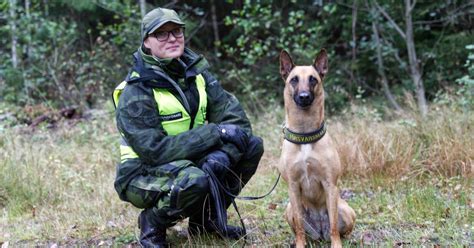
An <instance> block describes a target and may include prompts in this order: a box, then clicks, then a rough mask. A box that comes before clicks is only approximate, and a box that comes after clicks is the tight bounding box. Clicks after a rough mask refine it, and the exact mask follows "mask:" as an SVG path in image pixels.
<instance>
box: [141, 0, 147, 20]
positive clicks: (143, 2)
mask: <svg viewBox="0 0 474 248" xmlns="http://www.w3.org/2000/svg"><path fill="white" fill-rule="evenodd" d="M140 13H141V15H142V19H143V17H144V16H145V15H146V0H140Z"/></svg>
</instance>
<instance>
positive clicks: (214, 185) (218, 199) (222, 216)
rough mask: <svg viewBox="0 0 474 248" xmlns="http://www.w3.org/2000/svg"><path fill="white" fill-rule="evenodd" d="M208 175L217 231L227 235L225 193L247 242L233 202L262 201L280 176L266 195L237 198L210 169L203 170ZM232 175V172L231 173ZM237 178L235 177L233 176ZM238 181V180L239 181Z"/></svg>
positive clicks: (241, 220) (243, 227)
mask: <svg viewBox="0 0 474 248" xmlns="http://www.w3.org/2000/svg"><path fill="white" fill-rule="evenodd" d="M204 170H205V171H206V172H207V173H208V175H209V186H210V189H211V195H212V197H213V198H214V204H215V208H216V215H217V216H216V217H217V227H218V229H219V230H220V231H221V232H222V233H223V234H227V211H226V209H225V207H224V204H225V202H224V196H223V193H225V194H226V195H228V196H230V197H233V199H232V205H233V206H234V209H235V212H236V213H237V215H238V216H239V220H240V224H241V226H242V229H243V237H244V240H245V241H247V228H246V227H245V223H244V221H243V219H242V216H241V215H240V211H239V208H238V207H237V203H236V202H235V198H237V199H240V200H258V199H262V198H264V197H266V196H268V195H269V194H270V193H272V192H273V190H274V189H275V188H276V186H277V185H278V182H279V181H280V177H281V174H278V178H277V180H276V182H275V184H274V185H273V187H272V188H271V189H270V191H269V192H267V193H266V194H264V195H261V196H238V195H234V194H232V193H231V192H230V190H229V189H227V188H226V187H225V186H224V185H223V184H222V183H221V182H220V180H219V179H218V178H217V176H216V175H215V174H214V172H213V171H212V170H210V169H207V168H205V169H204ZM231 172H232V171H231ZM232 173H233V172H232ZM234 176H236V177H237V175H234ZM239 180H240V179H239ZM220 189H222V191H223V192H221V191H220Z"/></svg>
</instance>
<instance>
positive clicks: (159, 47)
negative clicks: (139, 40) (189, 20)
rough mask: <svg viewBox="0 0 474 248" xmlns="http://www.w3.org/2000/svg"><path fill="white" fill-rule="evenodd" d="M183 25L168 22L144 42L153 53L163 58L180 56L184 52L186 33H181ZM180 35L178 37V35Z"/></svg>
mask: <svg viewBox="0 0 474 248" xmlns="http://www.w3.org/2000/svg"><path fill="white" fill-rule="evenodd" d="M179 29H181V31H183V29H182V26H180V25H178V24H176V23H172V22H168V23H165V24H164V25H163V26H161V27H160V28H159V29H157V30H156V31H155V32H153V33H152V34H150V35H148V37H147V38H146V39H145V41H144V42H143V44H144V45H145V47H146V48H148V49H150V50H151V54H152V55H153V56H155V57H158V58H161V59H167V58H173V59H174V58H179V57H180V56H181V55H182V54H183V52H184V35H183V34H182V33H181V35H180V34H179V33H180V32H179ZM176 36H178V37H176Z"/></svg>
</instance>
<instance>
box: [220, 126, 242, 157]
mask: <svg viewBox="0 0 474 248" xmlns="http://www.w3.org/2000/svg"><path fill="white" fill-rule="evenodd" d="M217 129H218V130H219V134H220V136H221V140H222V141H224V142H228V143H232V144H234V145H235V146H237V148H238V149H239V150H240V152H242V153H243V152H245V150H246V148H247V144H248V140H249V137H248V135H247V133H245V132H244V131H243V130H242V129H241V128H240V127H238V126H237V125H233V124H221V125H217Z"/></svg>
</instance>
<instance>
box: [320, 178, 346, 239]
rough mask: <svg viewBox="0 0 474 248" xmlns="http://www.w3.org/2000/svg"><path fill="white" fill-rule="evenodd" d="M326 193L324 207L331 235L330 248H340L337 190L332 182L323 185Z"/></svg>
mask: <svg viewBox="0 0 474 248" xmlns="http://www.w3.org/2000/svg"><path fill="white" fill-rule="evenodd" d="M323 187H324V190H325V192H326V206H327V209H328V215H329V234H330V235H331V247H332V248H336V247H342V243H341V236H340V234H339V229H338V226H337V223H338V208H337V201H338V199H339V190H338V189H337V186H336V185H335V184H334V183H332V182H325V183H323Z"/></svg>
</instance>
